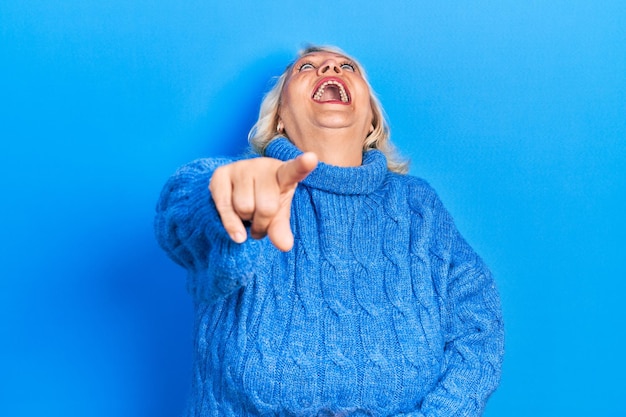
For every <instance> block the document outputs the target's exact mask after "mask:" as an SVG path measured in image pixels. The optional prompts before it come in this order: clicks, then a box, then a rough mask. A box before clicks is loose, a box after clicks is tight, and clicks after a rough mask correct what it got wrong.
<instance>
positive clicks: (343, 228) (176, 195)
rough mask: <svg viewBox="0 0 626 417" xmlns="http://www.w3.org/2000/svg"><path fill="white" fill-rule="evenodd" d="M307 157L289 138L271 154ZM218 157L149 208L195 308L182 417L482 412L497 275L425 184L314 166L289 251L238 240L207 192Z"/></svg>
mask: <svg viewBox="0 0 626 417" xmlns="http://www.w3.org/2000/svg"><path fill="white" fill-rule="evenodd" d="M300 153H301V152H300V151H299V150H298V149H297V148H296V147H295V146H293V145H292V144H291V143H290V142H289V141H288V140H287V139H284V138H281V139H278V140H275V141H274V142H272V143H271V144H270V145H269V147H268V149H267V156H270V157H274V158H278V159H281V160H288V159H291V158H294V157H295V156H297V155H299V154H300ZM227 162H229V161H228V160H225V159H202V160H197V161H194V162H192V163H190V164H188V165H186V166H184V167H183V168H181V169H180V170H179V171H178V172H177V173H176V174H175V175H174V176H173V177H172V178H171V179H170V180H169V181H168V183H167V184H166V186H165V188H164V189H163V192H162V194H161V198H160V200H159V203H158V205H157V216H156V221H155V229H156V235H157V238H158V240H159V242H160V244H161V246H162V247H163V248H164V249H165V250H166V251H167V253H168V254H169V256H170V257H171V258H172V259H173V260H174V261H176V262H177V263H179V264H180V265H182V266H183V267H185V268H186V269H187V271H188V283H187V285H188V289H189V292H190V294H191V295H192V297H193V299H194V304H195V308H196V326H195V332H196V333H195V359H194V377H193V384H192V394H191V398H190V402H189V407H188V412H187V415H188V416H190V417H191V416H195V417H200V416H285V417H286V416H407V417H409V416H413V417H417V416H430V417H434V416H438V417H444V416H445V417H452V416H479V415H480V414H481V413H482V410H483V409H484V406H485V402H486V401H487V398H488V397H489V395H490V394H491V393H492V391H493V390H494V389H495V388H496V386H497V385H498V382H499V378H500V368H501V360H502V353H503V326H502V320H501V312H500V303H499V297H498V293H497V291H496V288H495V285H494V282H493V279H492V277H491V275H490V273H489V271H488V269H487V268H486V267H485V265H484V264H483V262H482V261H481V259H480V258H479V257H478V256H477V255H476V254H475V253H474V251H473V250H472V249H471V248H470V247H469V246H468V245H467V243H466V242H465V241H464V240H463V238H462V237H461V236H460V235H459V233H458V231H457V230H456V228H455V226H454V224H453V221H452V219H451V217H450V215H449V214H448V212H447V211H446V210H445V208H444V207H443V206H442V204H441V202H440V200H439V199H438V197H437V195H436V194H435V192H434V191H433V189H432V188H431V187H430V186H429V185H428V184H427V183H425V182H424V181H422V180H420V179H417V178H415V177H411V176H404V175H398V174H394V173H392V172H389V171H388V170H387V168H386V160H385V157H384V155H383V154H382V153H380V152H378V151H369V152H367V153H365V154H364V156H363V164H362V166H360V167H352V168H340V167H335V166H330V165H326V164H323V163H320V164H319V166H318V167H317V168H316V169H315V170H314V171H313V172H312V173H311V174H310V175H309V176H308V177H307V178H306V179H305V180H303V181H302V182H301V183H300V184H299V185H298V187H297V189H296V193H295V195H294V199H293V202H292V218H291V225H292V230H293V231H294V237H295V242H294V247H293V249H292V250H291V251H289V252H287V253H282V252H280V251H278V250H277V249H276V248H274V247H273V246H272V245H271V243H270V242H269V240H268V239H267V238H266V239H262V240H253V239H248V240H247V241H246V242H245V243H243V244H237V243H234V242H232V241H231V240H230V239H229V238H228V235H227V234H226V232H225V231H224V229H223V227H222V226H221V223H220V221H219V216H218V214H217V212H216V210H215V207H214V205H213V202H212V199H211V196H210V194H209V191H208V187H207V186H208V182H209V179H210V177H211V173H212V172H213V170H214V169H215V168H216V167H217V166H219V165H221V164H224V163H227Z"/></svg>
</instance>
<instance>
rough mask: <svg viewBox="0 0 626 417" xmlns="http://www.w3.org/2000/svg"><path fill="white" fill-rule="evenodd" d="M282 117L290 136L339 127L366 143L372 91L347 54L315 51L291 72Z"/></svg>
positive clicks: (296, 136)
mask: <svg viewBox="0 0 626 417" xmlns="http://www.w3.org/2000/svg"><path fill="white" fill-rule="evenodd" d="M278 114H279V117H280V119H281V121H282V122H283V124H284V128H285V131H286V133H287V135H288V136H289V138H290V139H291V140H292V141H294V143H296V145H298V139H299V138H300V139H301V138H314V137H315V135H317V134H319V133H320V129H336V131H337V132H341V133H342V134H344V136H345V137H347V138H353V140H358V141H360V143H361V144H362V143H363V141H364V140H365V137H366V136H367V135H368V133H369V132H370V130H371V128H372V108H371V104H370V91H369V87H368V85H367V83H366V81H365V80H364V79H363V76H362V74H361V72H360V70H359V68H358V66H357V65H356V63H353V62H352V61H350V60H349V59H348V58H346V57H345V56H343V55H340V54H336V53H333V52H313V53H310V54H307V55H304V56H302V57H300V58H299V59H298V60H297V61H296V62H295V64H294V65H293V66H292V68H291V70H290V72H289V73H288V74H287V80H286V82H285V85H284V87H283V91H282V95H281V104H280V109H279V113H278Z"/></svg>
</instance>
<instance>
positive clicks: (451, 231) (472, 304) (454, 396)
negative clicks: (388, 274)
mask: <svg viewBox="0 0 626 417" xmlns="http://www.w3.org/2000/svg"><path fill="white" fill-rule="evenodd" d="M433 206H434V207H433V208H434V214H433V221H434V225H435V228H434V229H435V230H437V233H436V236H434V238H435V239H436V240H439V241H438V242H437V243H436V247H437V248H436V250H435V251H434V252H435V253H436V257H437V261H438V262H440V264H439V266H438V267H437V269H438V275H441V276H439V279H441V280H442V285H441V287H442V289H443V290H444V291H443V294H441V295H442V296H444V298H445V301H444V302H445V309H444V311H445V312H446V313H445V317H443V321H444V324H445V327H444V329H445V346H444V362H443V366H442V372H441V374H440V379H439V381H438V383H437V384H436V386H435V388H434V389H433V390H432V391H431V392H429V393H428V394H427V395H426V397H425V398H424V400H423V401H422V404H421V406H420V408H419V411H417V412H415V413H414V414H413V413H409V414H406V416H407V417H409V416H412V417H418V416H424V417H452V416H480V415H481V414H482V412H483V410H484V408H485V405H486V402H487V400H488V398H489V396H490V395H491V394H492V393H493V391H494V390H495V389H496V388H497V386H498V384H499V382H500V374H501V366H502V357H503V354H504V326H503V321H502V311H501V307H500V297H499V294H498V291H497V289H496V285H495V282H494V279H493V277H492V275H491V272H490V271H489V269H488V268H487V267H486V265H485V264H484V263H483V261H482V260H481V259H480V257H479V256H478V255H477V254H476V253H475V252H474V250H473V249H472V248H471V247H470V246H469V245H468V244H467V242H466V241H465V239H463V237H462V236H461V235H460V233H459V232H458V230H457V229H456V227H455V226H454V222H453V221H452V218H451V216H450V215H449V214H448V212H447V211H446V209H445V208H444V207H443V205H442V204H441V202H440V201H439V199H438V198H436V199H435V203H434V205H433Z"/></svg>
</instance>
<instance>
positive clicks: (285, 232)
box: [155, 153, 317, 301]
mask: <svg viewBox="0 0 626 417" xmlns="http://www.w3.org/2000/svg"><path fill="white" fill-rule="evenodd" d="M316 166H317V156H315V155H314V154H312V153H305V154H302V155H300V156H298V157H297V158H295V159H292V160H289V161H285V162H283V161H280V160H278V159H273V158H263V157H260V158H252V159H244V160H240V161H236V162H232V161H229V160H226V159H199V160H196V161H194V162H191V163H189V164H187V165H185V166H183V167H182V168H180V169H179V170H178V171H177V172H176V173H175V174H174V175H173V176H172V177H171V178H170V179H169V181H168V182H167V183H166V184H165V187H164V188H163V191H162V192H161V197H160V199H159V202H158V204H157V215H156V219H155V230H156V236H157V240H158V241H159V244H160V245H161V247H162V248H163V249H165V251H166V252H167V253H168V255H169V256H170V258H172V259H173V260H174V261H175V262H177V263H178V264H180V265H182V266H183V267H185V268H186V269H187V271H188V272H189V280H188V289H189V292H190V293H191V294H192V295H194V296H197V297H198V298H199V299H201V300H206V301H212V300H215V299H217V298H219V297H221V296H224V295H227V294H230V293H231V292H233V291H235V290H236V289H237V288H239V287H241V286H242V285H245V284H246V283H247V282H248V281H249V280H250V278H251V277H252V276H253V275H254V270H255V268H254V267H255V265H256V260H257V259H258V256H259V250H260V245H259V243H258V242H257V241H256V239H261V238H263V237H265V236H268V237H269V239H270V241H271V242H272V243H273V244H274V246H276V248H277V249H279V250H281V251H288V250H290V249H291V247H292V246H293V234H292V232H291V228H290V222H289V218H290V214H291V199H292V198H293V194H294V192H295V189H296V186H297V185H298V182H299V181H301V180H302V179H304V178H305V177H306V176H307V175H309V173H310V172H311V171H312V170H313V169H315V167H316ZM245 224H247V225H248V228H246V227H244V226H245ZM248 235H250V236H251V237H252V238H254V239H248Z"/></svg>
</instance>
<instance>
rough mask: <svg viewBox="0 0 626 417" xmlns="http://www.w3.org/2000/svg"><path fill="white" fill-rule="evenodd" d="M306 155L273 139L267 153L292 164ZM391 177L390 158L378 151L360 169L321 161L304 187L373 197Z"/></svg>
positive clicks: (282, 140) (365, 156)
mask: <svg viewBox="0 0 626 417" xmlns="http://www.w3.org/2000/svg"><path fill="white" fill-rule="evenodd" d="M300 154H302V151H301V150H300V149H298V148H297V147H296V146H295V145H294V144H293V143H291V142H290V141H289V139H287V138H285V137H281V138H278V139H275V140H273V141H272V142H270V144H269V145H268V146H267V148H266V150H265V156H269V157H271V158H276V159H280V160H281V161H288V160H290V159H293V158H295V157H297V156H298V155H300ZM386 175H387V158H386V157H385V155H383V153H382V152H380V151H378V150H371V151H367V152H365V153H364V154H363V162H362V165H361V166H358V167H338V166H335V165H328V164H325V163H323V162H320V163H319V164H318V166H317V168H315V170H313V172H311V173H310V174H309V176H308V177H306V178H305V179H304V180H302V181H301V184H303V185H306V186H307V187H311V188H316V189H319V190H323V191H327V192H331V193H334V194H369V193H372V192H373V191H375V190H376V189H378V188H379V187H380V186H381V184H382V182H383V181H384V179H385V176H386Z"/></svg>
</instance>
